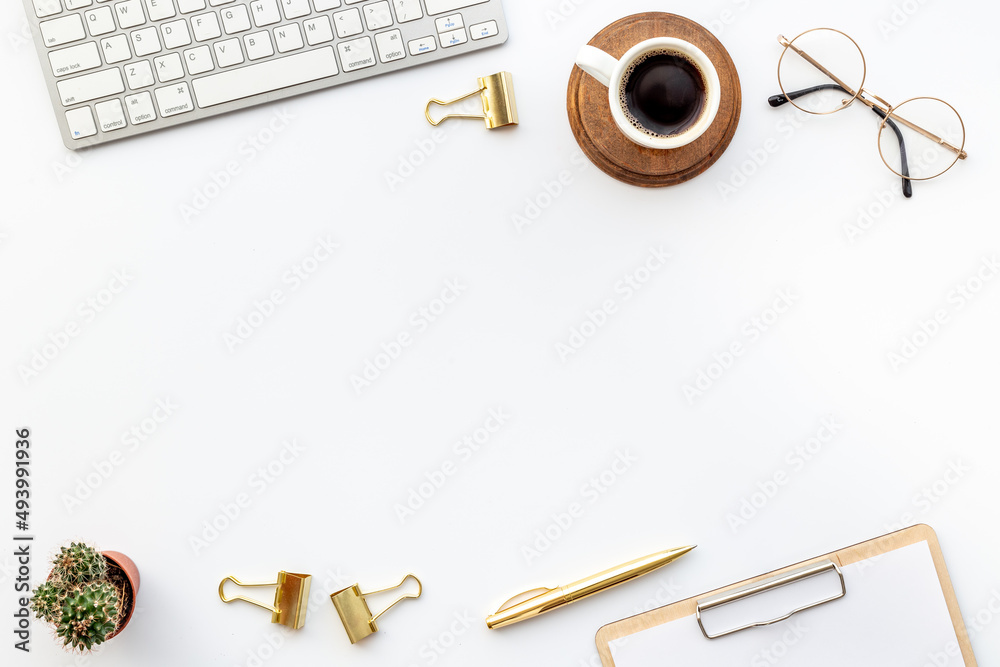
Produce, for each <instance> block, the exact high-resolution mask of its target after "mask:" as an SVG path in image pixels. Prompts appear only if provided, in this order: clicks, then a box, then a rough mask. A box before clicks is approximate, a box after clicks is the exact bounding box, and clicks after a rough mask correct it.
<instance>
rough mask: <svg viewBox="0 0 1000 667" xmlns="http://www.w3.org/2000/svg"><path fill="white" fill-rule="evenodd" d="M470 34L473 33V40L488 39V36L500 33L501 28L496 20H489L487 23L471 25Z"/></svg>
mask: <svg viewBox="0 0 1000 667" xmlns="http://www.w3.org/2000/svg"><path fill="white" fill-rule="evenodd" d="M469 34H470V35H472V39H473V40H477V39H486V38H487V37H496V36H497V35H499V34H500V29H499V28H498V27H497V22H496V21H487V22H486V23H477V24H476V25H474V26H470V27H469Z"/></svg>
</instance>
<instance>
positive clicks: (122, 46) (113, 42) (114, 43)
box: [101, 35, 132, 65]
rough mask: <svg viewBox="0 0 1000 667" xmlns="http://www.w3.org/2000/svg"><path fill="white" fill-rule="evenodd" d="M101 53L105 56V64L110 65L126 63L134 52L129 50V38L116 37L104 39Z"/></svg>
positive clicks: (123, 36)
mask: <svg viewBox="0 0 1000 667" xmlns="http://www.w3.org/2000/svg"><path fill="white" fill-rule="evenodd" d="M101 52H102V53H103V54H104V62H106V63H107V64H109V65H113V64H115V63H121V62H125V61H126V60H129V59H130V58H132V50H131V49H130V48H128V37H126V36H125V35H115V36H114V37H105V38H104V39H102V40H101Z"/></svg>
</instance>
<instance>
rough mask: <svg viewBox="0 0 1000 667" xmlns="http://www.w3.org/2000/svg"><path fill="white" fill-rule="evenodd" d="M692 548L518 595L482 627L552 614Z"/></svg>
mask: <svg viewBox="0 0 1000 667" xmlns="http://www.w3.org/2000/svg"><path fill="white" fill-rule="evenodd" d="M692 549H694V546H690V547H682V548H680V549H670V550H668V551H660V552H658V553H655V554H651V555H649V556H646V557H644V558H637V559H636V560H633V561H629V562H628V563H625V564H623V565H619V566H618V567H613V568H611V569H610V570H605V571H604V572H601V573H600V574H595V575H594V576H592V577H587V578H586V579H581V580H580V581H577V582H574V583H572V584H569V585H568V586H560V587H558V588H537V589H535V590H532V591H527V592H525V593H521V594H519V595H515V596H514V597H512V598H511V599H509V600H507V601H506V602H504V603H503V604H502V605H501V606H500V609H498V610H497V612H496V613H495V614H491V615H489V616H487V617H486V627H488V628H491V629H492V628H502V627H503V626H505V625H510V624H511V623H517V622H518V621H523V620H525V619H529V618H534V617H535V616H538V615H539V614H544V613H545V612H547V611H552V610H553V609H556V608H558V607H561V606H563V605H565V604H569V603H570V602H575V601H577V600H581V599H583V598H585V597H587V596H588V595H593V594H594V593H600V592H601V591H606V590H607V589H609V588H611V587H612V586H617V585H618V584H623V583H625V582H626V581H629V580H631V579H635V578H636V577H641V576H642V575H644V574H648V573H650V572H652V571H653V570H655V569H657V568H659V567H663V566H664V565H666V564H667V563H671V562H673V561H675V560H677V559H678V558H680V557H681V556H683V555H684V554H686V553H688V552H689V551H691V550H692ZM525 595H531V597H529V598H528V599H526V600H523V601H521V602H515V600H518V599H519V598H523V597H524V596H525Z"/></svg>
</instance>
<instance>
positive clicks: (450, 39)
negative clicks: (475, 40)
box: [441, 29, 469, 49]
mask: <svg viewBox="0 0 1000 667" xmlns="http://www.w3.org/2000/svg"><path fill="white" fill-rule="evenodd" d="M467 41H469V38H468V37H466V36H465V30H464V29H459V30H452V31H451V32H444V33H441V47H442V48H445V49H447V48H448V47H449V46H458V45H459V44H465V43H466V42H467Z"/></svg>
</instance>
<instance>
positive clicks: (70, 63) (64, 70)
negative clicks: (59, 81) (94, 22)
mask: <svg viewBox="0 0 1000 667" xmlns="http://www.w3.org/2000/svg"><path fill="white" fill-rule="evenodd" d="M49 64H50V65H51V66H52V73H53V74H55V75H56V76H66V75H67V74H75V73H77V72H86V71H87V70H88V69H94V68H95V67H100V66H101V65H103V64H104V62H103V61H102V60H101V50H100V49H99V48H97V42H87V43H86V44H80V45H78V46H71V47H69V48H68V49H59V50H58V51H50V52H49Z"/></svg>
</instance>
